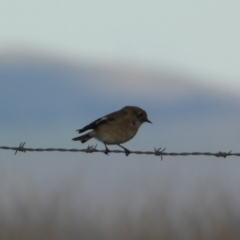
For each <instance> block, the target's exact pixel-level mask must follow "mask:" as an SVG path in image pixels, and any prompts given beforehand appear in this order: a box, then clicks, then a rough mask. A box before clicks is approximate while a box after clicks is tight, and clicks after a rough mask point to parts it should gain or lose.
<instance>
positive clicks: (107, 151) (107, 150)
mask: <svg viewBox="0 0 240 240" xmlns="http://www.w3.org/2000/svg"><path fill="white" fill-rule="evenodd" d="M104 145H105V148H106V149H105V152H104V153H105V154H106V155H108V153H110V152H111V151H110V150H109V149H108V147H107V145H106V143H104Z"/></svg>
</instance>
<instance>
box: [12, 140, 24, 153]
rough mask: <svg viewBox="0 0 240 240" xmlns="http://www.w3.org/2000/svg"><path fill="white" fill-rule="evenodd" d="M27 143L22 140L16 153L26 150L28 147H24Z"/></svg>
mask: <svg viewBox="0 0 240 240" xmlns="http://www.w3.org/2000/svg"><path fill="white" fill-rule="evenodd" d="M25 143H26V142H24V143H22V142H21V143H20V145H19V147H18V148H17V149H16V151H15V154H14V155H16V154H17V152H18V151H20V152H26V149H25V148H24V145H25Z"/></svg>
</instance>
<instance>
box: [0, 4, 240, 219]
mask: <svg viewBox="0 0 240 240" xmlns="http://www.w3.org/2000/svg"><path fill="white" fill-rule="evenodd" d="M0 5H1V8H0V102H1V104H0V112H1V124H0V135H1V138H0V146H14V147H16V146H19V144H20V142H26V145H25V146H26V147H30V148H31V147H32V148H38V147H42V148H48V147H52V148H55V147H56V148H57V147H63V148H86V147H87V146H88V142H87V143H86V144H84V145H82V144H80V143H78V142H73V141H72V140H71V139H72V138H73V137H76V136H77V133H76V129H79V128H81V127H83V126H85V125H86V124H88V123H89V122H92V121H94V120H95V119H97V118H99V117H101V116H103V115H105V114H108V113H110V112H112V111H115V110H118V109H120V108H122V107H123V106H125V105H138V106H140V107H142V108H143V109H145V110H146V111H147V113H148V117H149V119H150V120H151V121H152V122H153V124H144V125H143V126H141V129H140V130H139V132H138V133H137V135H136V137H134V139H132V140H131V141H129V142H128V143H126V144H124V146H125V147H127V148H129V149H131V150H143V151H145V150H146V151H148V150H149V151H153V150H154V148H158V147H162V148H165V147H166V148H167V149H166V151H167V152H184V151H187V152H192V151H204V152H205V151H207V152H218V151H224V152H229V151H230V150H232V152H239V140H240V138H239V136H240V128H239V122H240V114H239V89H240V81H239V79H240V69H239V62H240V45H239V42H240V41H239V40H240V30H239V29H240V28H239V20H240V17H239V9H240V3H239V1H204V0H203V1H187V0H182V1H169V0H166V1H165V0H162V1H161V0H158V1H151V0H148V1H141V0H138V1H131V0H128V1H126V0H121V1H91V0H88V1H80V0H79V1H63V0H58V1H54V0H52V1H49V0H48V1H47V0H42V1H33V0H21V1H9V0H8V1H7V0H6V1H5V0H0ZM14 56H18V57H17V58H14ZM226 89H227V91H225V90H226ZM233 92H235V93H237V94H232V93H233ZM96 143H97V144H98V145H97V148H98V149H103V147H104V146H103V144H101V143H99V142H96V140H90V141H89V144H90V145H95V144H96ZM109 148H111V149H118V148H117V146H110V147H109ZM0 157H1V159H0V164H1V167H0V200H1V201H0V203H1V205H0V209H1V208H3V209H5V206H7V205H8V204H13V205H17V204H18V203H19V202H20V203H21V202H25V203H26V205H27V206H28V207H29V205H28V204H27V203H28V201H29V199H31V196H32V195H34V196H35V197H36V199H38V200H39V201H40V202H47V201H48V199H49V198H47V197H46V196H47V194H49V195H50V194H52V193H53V194H54V193H56V194H59V193H61V194H62V195H64V196H65V197H67V198H68V199H67V201H66V202H65V200H64V198H61V197H59V198H57V199H58V201H60V202H61V204H63V205H64V206H65V207H67V206H72V205H71V200H72V199H71V198H74V197H76V199H77V200H76V201H78V202H79V205H81V203H82V201H86V202H87V203H88V209H89V211H90V215H91V214H92V215H91V217H93V218H94V216H95V215H94V214H95V213H96V212H94V211H95V210H96V206H99V205H98V204H100V205H101V204H102V205H103V206H104V207H103V209H104V211H105V210H106V211H112V212H113V213H114V209H115V207H116V206H117V205H119V206H130V209H135V210H136V212H138V213H140V212H141V209H142V207H144V206H145V205H148V204H149V206H151V205H152V204H151V203H152V201H155V200H156V199H157V201H158V200H159V199H161V200H162V199H163V198H164V197H165V193H166V196H167V197H166V198H167V200H168V202H169V203H170V204H169V208H170V209H172V211H174V210H178V211H179V210H182V209H183V210H184V208H183V205H184V206H185V207H186V208H185V209H188V207H189V204H188V203H189V201H190V202H191V203H192V204H193V205H194V204H195V203H196V202H194V200H193V199H194V197H196V196H198V194H201V193H203V196H204V198H206V201H207V202H211V204H212V206H214V205H215V202H214V201H213V199H216V198H217V197H216V198H214V197H213V195H214V194H215V193H217V192H218V191H219V192H220V193H223V195H224V194H226V196H227V197H229V199H231V200H232V201H233V202H234V203H236V205H234V204H232V205H231V207H232V208H233V210H234V212H236V211H235V210H236V209H239V199H240V194H239V184H240V177H239V168H240V162H239V158H237V157H229V158H227V159H223V158H216V157H164V159H163V161H161V160H160V158H159V157H156V156H146V155H142V156H139V155H130V156H129V157H126V156H125V155H124V154H118V155H117V154H109V156H106V155H104V154H85V153H79V154H78V153H55V152H54V153H45V152H43V153H30V152H27V153H21V152H19V153H18V154H17V155H14V152H13V151H5V150H1V151H0ZM201 189H203V190H202V192H201ZM69 191H70V192H69ZM199 192H200V193H199ZM42 193H44V194H42ZM65 193H66V194H65ZM82 193H83V194H82ZM31 194H32V195H31ZM68 194H69V195H68ZM168 194H169V195H170V196H169V195H168ZM49 195H48V196H49ZM29 196H30V198H29ZM57 196H59V195H57ZM119 196H120V197H119ZM156 196H157V198H156ZM215 196H218V195H217V194H216V195H215ZM45 197H46V198H45ZM149 199H150V200H149ZM169 199H171V201H169ZM196 199H198V198H196ZM9 200H11V201H9ZM35 204H36V205H35ZM96 204H97V205H96ZM109 204H112V205H111V206H110V205H109ZM79 205H76V206H79ZM60 206H61V205H60ZM74 206H75V205H74ZM179 206H180V207H179ZM204 207H206V205H204V206H203V208H204ZM11 209H14V208H11ZM29 209H30V210H29V211H30V212H31V211H33V212H32V213H33V214H34V211H35V210H36V209H38V205H37V203H36V202H35V200H34V201H33V204H32V205H31V206H30V207H29ZM66 209H68V208H66ZM197 209H199V211H201V210H202V208H197ZM205 210H206V208H205ZM91 211H93V212H91ZM120 212H121V209H120ZM118 213H119V212H116V214H118ZM39 216H41V215H39ZM179 216H180V217H181V215H179ZM180 219H181V218H180Z"/></svg>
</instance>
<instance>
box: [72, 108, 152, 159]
mask: <svg viewBox="0 0 240 240" xmlns="http://www.w3.org/2000/svg"><path fill="white" fill-rule="evenodd" d="M144 122H149V123H152V122H151V121H150V120H149V119H148V117H147V113H146V112H145V111H144V110H143V109H141V108H139V107H136V106H125V107H123V108H122V109H120V110H119V111H116V112H112V113H110V114H108V115H105V116H103V117H101V118H98V119H97V120H95V121H93V122H91V123H90V124H88V125H86V126H85V127H83V128H81V129H78V130H76V131H77V132H78V133H83V132H85V131H88V130H92V131H90V132H88V133H86V134H84V135H81V136H79V137H75V138H73V139H72V140H73V141H81V142H82V143H85V142H87V141H88V140H90V139H91V138H95V139H97V140H99V141H100V142H102V143H103V144H104V145H105V152H104V153H105V154H108V153H110V152H111V151H110V150H109V149H108V147H107V145H118V146H119V147H121V148H122V149H124V151H125V154H126V156H128V155H129V153H130V151H129V150H128V149H127V148H125V147H123V146H122V145H121V144H122V143H125V142H127V141H129V140H130V139H132V138H133V137H134V136H135V135H136V133H137V132H138V129H139V127H140V126H141V125H142V124H143V123H144Z"/></svg>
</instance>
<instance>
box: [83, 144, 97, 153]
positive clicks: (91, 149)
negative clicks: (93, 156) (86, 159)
mask: <svg viewBox="0 0 240 240" xmlns="http://www.w3.org/2000/svg"><path fill="white" fill-rule="evenodd" d="M96 149H97V144H96V145H95V146H93V145H89V146H88V147H87V149H86V153H93V151H95V150H96Z"/></svg>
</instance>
